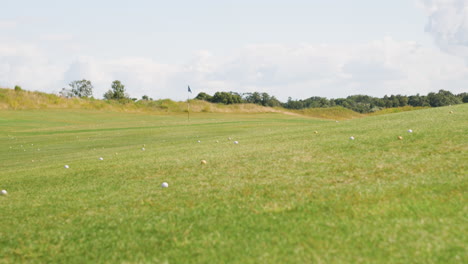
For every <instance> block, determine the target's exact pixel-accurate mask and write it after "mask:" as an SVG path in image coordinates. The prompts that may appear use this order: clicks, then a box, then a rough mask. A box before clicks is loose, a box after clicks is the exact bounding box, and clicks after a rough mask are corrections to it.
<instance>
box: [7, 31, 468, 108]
mask: <svg viewBox="0 0 468 264" xmlns="http://www.w3.org/2000/svg"><path fill="white" fill-rule="evenodd" d="M48 55H50V54H48V53H47V52H46V51H45V50H42V49H39V48H37V47H36V46H34V45H21V44H19V43H11V44H9V45H6V44H0V86H7V87H13V86H14V85H15V84H20V85H22V86H23V88H25V89H28V90H41V91H47V92H54V91H59V90H60V89H61V88H62V87H65V86H66V85H67V84H68V83H70V82H71V81H73V80H78V79H89V80H91V81H92V83H93V84H94V87H95V90H94V96H95V97H98V98H99V97H102V95H103V94H104V92H106V91H107V90H108V89H109V88H110V85H111V83H112V81H114V80H120V81H121V82H122V83H123V84H125V85H126V89H127V91H128V93H129V94H130V95H131V96H132V97H138V98H141V96H142V95H148V96H150V97H153V98H172V99H176V100H184V99H185V98H186V95H187V93H186V87H187V85H190V86H191V88H192V91H193V92H194V94H193V96H195V95H196V94H197V93H199V92H202V91H203V92H207V93H210V94H213V93H214V92H216V91H235V92H240V93H244V92H253V91H259V92H267V93H269V94H270V95H275V96H277V97H278V98H279V99H280V100H282V101H285V100H287V98H288V97H289V96H291V97H292V98H308V97H311V96H325V97H329V98H330V97H333V98H337V97H345V96H348V95H352V94H368V95H372V96H383V95H385V94H416V93H421V94H426V93H428V92H431V91H437V90H439V89H446V90H450V91H452V92H454V93H460V92H464V91H466V87H468V68H467V66H466V65H465V64H464V61H463V60H462V59H460V58H457V57H455V56H451V55H448V54H446V53H444V52H442V51H439V50H435V49H431V48H425V47H422V46H420V45H418V44H417V43H414V42H408V41H396V40H393V39H391V38H384V39H382V40H378V41H374V42H371V43H366V44H359V45H358V44H355V45H312V44H300V45H295V46H292V45H279V44H266V45H251V46H247V47H245V48H242V49H239V50H237V52H235V53H233V54H231V56H229V57H218V56H215V55H214V54H212V53H210V52H209V51H200V52H199V53H197V54H195V55H194V57H193V58H192V59H191V60H189V61H187V63H185V64H183V65H175V64H162V63H158V62H156V61H154V60H152V59H150V58H141V57H122V58H115V59H102V58H96V57H90V56H87V57H84V56H83V57H79V58H77V59H75V60H73V61H70V62H69V64H68V65H63V64H60V63H57V62H56V61H52V60H49V58H50V57H51V56H48Z"/></svg>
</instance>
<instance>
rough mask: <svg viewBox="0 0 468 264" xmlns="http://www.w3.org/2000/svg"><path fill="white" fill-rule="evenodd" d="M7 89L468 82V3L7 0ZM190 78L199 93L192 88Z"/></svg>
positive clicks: (283, 95)
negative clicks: (83, 83)
mask: <svg viewBox="0 0 468 264" xmlns="http://www.w3.org/2000/svg"><path fill="white" fill-rule="evenodd" d="M0 9H1V10H2V16H1V17H0V87H9V88H13V87H14V86H15V85H20V86H21V87H22V88H23V89H26V90H31V91H43V92H48V93H57V92H59V91H60V90H61V89H62V88H67V87H68V84H69V83H70V82H71V81H74V80H81V79H87V80H90V81H91V82H92V83H93V85H94V92H93V94H94V97H96V98H102V95H103V94H104V93H105V92H106V91H107V90H109V89H110V86H111V83H112V81H114V80H120V81H121V82H122V83H123V84H124V85H125V89H126V91H127V92H128V94H129V95H130V96H131V97H134V98H141V97H142V96H143V95H148V96H149V97H152V98H154V99H164V98H170V99H173V100H185V99H187V97H192V98H193V97H194V96H196V95H197V94H198V93H199V92H205V93H208V94H214V93H215V92H217V91H234V92H238V93H248V92H255V91H257V92H267V93H269V94H270V95H274V96H276V97H277V98H278V99H280V100H281V101H286V100H287V99H288V97H291V98H293V99H305V98H309V97H312V96H321V97H328V98H339V97H346V96H349V95H354V94H366V95H371V96H378V97H382V96H384V95H386V94H387V95H390V94H403V95H413V94H417V93H419V94H427V93H429V92H437V91H438V90H440V89H444V90H449V91H451V92H453V93H461V92H467V91H468V0H392V1H388V0H353V1H349V0H288V1H285V0H282V1H279V0H235V1H234V0H232V1H230V0H224V1H220V0H197V1H190V0H172V1H160V0H132V1H130V0H128V1H124V0H113V1H111V0H99V1H98V0H93V1H91V0H80V1H63V0H41V1H37V0H0ZM188 85H190V87H191V90H192V91H193V94H188V93H187V86H188Z"/></svg>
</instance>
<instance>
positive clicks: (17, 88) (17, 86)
mask: <svg viewBox="0 0 468 264" xmlns="http://www.w3.org/2000/svg"><path fill="white" fill-rule="evenodd" d="M15 91H16V92H19V91H23V89H21V86H19V85H15Z"/></svg>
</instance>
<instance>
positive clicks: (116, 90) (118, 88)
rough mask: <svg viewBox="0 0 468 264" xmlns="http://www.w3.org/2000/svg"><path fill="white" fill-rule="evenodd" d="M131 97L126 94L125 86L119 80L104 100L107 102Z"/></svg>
mask: <svg viewBox="0 0 468 264" xmlns="http://www.w3.org/2000/svg"><path fill="white" fill-rule="evenodd" d="M128 98H129V96H128V95H127V94H126V93H125V85H123V84H122V83H121V82H120V81H119V80H115V81H113V82H112V85H111V89H110V90H108V91H107V92H106V93H105V94H104V99H107V100H121V99H128Z"/></svg>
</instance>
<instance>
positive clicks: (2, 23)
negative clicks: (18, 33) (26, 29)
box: [0, 20, 18, 29]
mask: <svg viewBox="0 0 468 264" xmlns="http://www.w3.org/2000/svg"><path fill="white" fill-rule="evenodd" d="M17 25H18V21H15V20H0V29H12V28H15V27H16V26H17Z"/></svg>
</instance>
